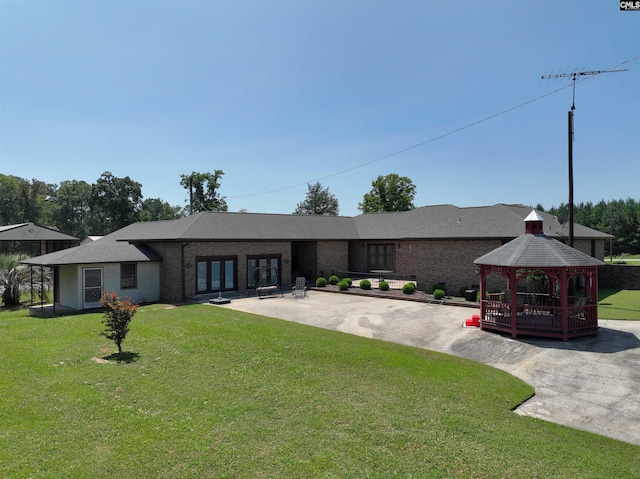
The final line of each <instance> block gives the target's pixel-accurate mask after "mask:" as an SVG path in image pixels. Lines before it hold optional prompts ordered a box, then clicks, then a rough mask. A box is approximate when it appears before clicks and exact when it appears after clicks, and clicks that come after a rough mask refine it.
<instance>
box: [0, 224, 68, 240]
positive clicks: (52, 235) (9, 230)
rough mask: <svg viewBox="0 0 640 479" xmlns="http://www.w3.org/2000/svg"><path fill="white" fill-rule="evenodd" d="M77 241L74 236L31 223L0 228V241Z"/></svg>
mask: <svg viewBox="0 0 640 479" xmlns="http://www.w3.org/2000/svg"><path fill="white" fill-rule="evenodd" d="M77 239H78V238H76V237H75V236H70V235H67V234H64V233H60V232H59V231H56V230H52V229H49V228H44V227H42V226H38V225H36V224H33V223H19V224H15V225H5V226H0V241H73V240H77Z"/></svg>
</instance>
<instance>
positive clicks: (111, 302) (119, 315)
mask: <svg viewBox="0 0 640 479" xmlns="http://www.w3.org/2000/svg"><path fill="white" fill-rule="evenodd" d="M100 303H101V304H102V306H103V307H104V316H103V318H102V324H104V325H105V330H104V331H102V332H101V333H100V335H101V336H104V337H105V338H107V339H110V340H112V341H113V342H114V343H116V346H117V347H118V353H119V354H122V341H124V339H125V338H126V337H127V333H128V332H129V323H130V322H131V319H133V315H134V314H136V311H137V309H138V306H137V305H135V304H133V303H132V302H131V300H130V299H129V298H125V299H123V300H121V299H120V298H119V297H118V294H117V293H116V292H115V291H112V292H111V293H109V292H107V291H105V292H104V294H103V295H102V298H101V299H100Z"/></svg>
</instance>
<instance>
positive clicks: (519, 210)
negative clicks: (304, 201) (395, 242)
mask: <svg viewBox="0 0 640 479" xmlns="http://www.w3.org/2000/svg"><path fill="white" fill-rule="evenodd" d="M529 213H531V208H530V207H528V206H522V205H505V204H498V205H494V206H477V207H469V208H459V207H457V206H453V205H438V206H424V207H421V208H416V209H413V210H410V211H406V212H403V213H376V214H368V215H360V216H356V217H355V218H354V219H355V222H356V227H357V229H358V233H359V235H360V236H359V238H358V239H387V238H388V239H489V238H499V239H503V238H516V237H518V236H520V235H521V234H522V233H523V231H524V219H525V218H526V217H527V215H528V214H529ZM538 214H539V215H540V216H541V217H542V218H543V220H544V232H545V234H546V235H548V236H551V237H554V238H566V237H567V236H568V225H561V224H560V223H559V222H558V220H557V219H556V218H555V217H554V216H552V215H550V214H548V213H542V212H538ZM574 237H575V238H576V239H581V238H589V239H605V238H610V235H608V234H606V233H601V232H600V231H596V230H594V229H591V228H587V227H585V226H582V225H578V224H576V225H575V226H574Z"/></svg>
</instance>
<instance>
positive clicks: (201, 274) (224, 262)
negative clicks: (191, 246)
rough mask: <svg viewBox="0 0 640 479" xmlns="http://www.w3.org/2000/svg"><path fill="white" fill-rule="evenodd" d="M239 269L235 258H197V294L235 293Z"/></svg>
mask: <svg viewBox="0 0 640 479" xmlns="http://www.w3.org/2000/svg"><path fill="white" fill-rule="evenodd" d="M237 269H238V268H237V261H236V259H235V258H215V257H214V258H197V259H196V292H197V293H198V294H202V293H217V292H219V291H235V290H236V289H237V284H236V276H237Z"/></svg>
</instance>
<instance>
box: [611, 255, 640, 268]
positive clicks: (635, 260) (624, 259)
mask: <svg viewBox="0 0 640 479" xmlns="http://www.w3.org/2000/svg"><path fill="white" fill-rule="evenodd" d="M604 260H605V262H607V263H611V262H612V261H611V257H610V256H605V258H604ZM616 263H617V264H630V265H632V266H640V254H623V255H621V256H614V257H613V264H616Z"/></svg>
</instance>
